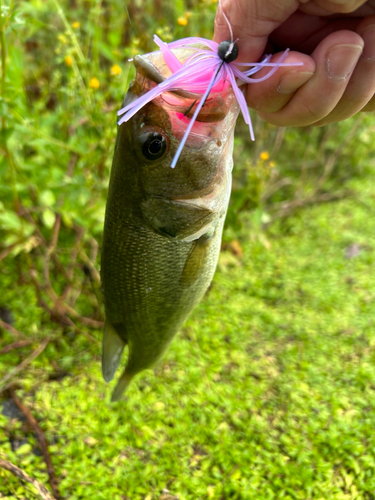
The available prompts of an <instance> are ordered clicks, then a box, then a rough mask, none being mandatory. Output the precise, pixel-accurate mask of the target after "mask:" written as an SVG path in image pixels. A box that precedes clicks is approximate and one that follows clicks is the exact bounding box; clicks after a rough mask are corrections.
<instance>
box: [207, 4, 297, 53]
mask: <svg viewBox="0 0 375 500" xmlns="http://www.w3.org/2000/svg"><path fill="white" fill-rule="evenodd" d="M299 5H300V2H299V1H298V0H282V1H280V0H276V1H275V0H221V1H220V3H219V6H218V9H217V12H216V18H215V31H214V40H215V42H218V43H220V42H222V41H224V40H230V29H229V26H228V23H227V21H226V19H225V16H226V17H227V19H228V21H229V23H230V25H231V27H232V30H233V38H234V40H236V39H237V38H238V39H239V40H238V43H237V45H238V49H239V57H238V61H243V62H245V61H246V62H248V61H258V60H259V58H260V56H261V55H262V54H263V52H264V49H265V47H266V45H267V41H268V37H269V35H270V34H271V33H272V32H273V31H274V30H275V29H276V28H277V27H279V26H280V24H282V23H283V22H284V21H286V20H287V19H288V17H289V16H291V15H292V14H293V12H295V11H296V10H297V9H298V7H299Z"/></svg>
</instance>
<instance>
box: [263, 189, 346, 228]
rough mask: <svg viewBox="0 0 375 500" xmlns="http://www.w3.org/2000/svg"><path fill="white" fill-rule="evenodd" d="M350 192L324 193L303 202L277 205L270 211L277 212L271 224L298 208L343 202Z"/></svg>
mask: <svg viewBox="0 0 375 500" xmlns="http://www.w3.org/2000/svg"><path fill="white" fill-rule="evenodd" d="M349 195H350V193H349V192H343V193H333V194H331V193H324V194H320V195H316V196H311V197H309V198H305V199H302V200H293V201H289V202H288V201H287V202H282V203H275V204H274V205H271V206H270V207H269V210H270V211H272V210H275V211H274V212H273V213H272V215H271V221H270V222H271V223H272V222H274V221H275V220H276V219H280V218H281V217H286V216H287V215H290V214H291V213H292V212H294V211H295V210H296V209H298V208H303V207H306V206H308V205H315V204H316V203H328V202H330V201H336V200H341V199H342V198H346V197H347V196H349Z"/></svg>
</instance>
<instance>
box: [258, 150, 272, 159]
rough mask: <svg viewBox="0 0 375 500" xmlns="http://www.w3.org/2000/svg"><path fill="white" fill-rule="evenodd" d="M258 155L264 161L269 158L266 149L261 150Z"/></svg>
mask: <svg viewBox="0 0 375 500" xmlns="http://www.w3.org/2000/svg"><path fill="white" fill-rule="evenodd" d="M259 156H260V159H261V160H263V161H266V160H268V159H269V157H270V154H269V152H268V151H262V152H261V153H260V155H259Z"/></svg>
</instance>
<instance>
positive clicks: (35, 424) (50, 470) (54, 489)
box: [10, 390, 61, 500]
mask: <svg viewBox="0 0 375 500" xmlns="http://www.w3.org/2000/svg"><path fill="white" fill-rule="evenodd" d="M10 395H11V397H12V399H13V401H14V403H15V404H16V405H17V407H18V408H19V410H20V411H21V412H22V413H23V414H24V415H25V417H26V419H27V421H28V423H29V424H30V426H31V428H32V429H33V431H34V432H35V434H36V436H37V438H38V441H39V444H40V447H41V449H42V453H43V457H44V461H45V462H46V465H47V472H48V476H49V482H50V485H51V489H52V492H53V494H54V496H55V498H56V500H60V498H61V495H60V492H59V487H58V483H57V478H56V474H55V468H54V467H53V464H52V460H51V456H50V454H49V451H48V443H47V439H46V437H45V435H44V432H43V431H42V429H41V428H40V427H39V424H38V422H37V420H36V419H35V418H34V416H33V414H32V413H31V411H30V409H29V408H28V407H27V406H26V405H24V404H23V402H22V401H21V400H20V398H19V397H18V396H17V395H16V393H15V392H14V390H10Z"/></svg>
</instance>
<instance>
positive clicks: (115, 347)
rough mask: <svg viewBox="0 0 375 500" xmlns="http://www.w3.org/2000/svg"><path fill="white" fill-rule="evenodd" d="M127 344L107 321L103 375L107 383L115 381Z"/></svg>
mask: <svg viewBox="0 0 375 500" xmlns="http://www.w3.org/2000/svg"><path fill="white" fill-rule="evenodd" d="M124 346H125V342H124V341H123V340H122V339H121V338H120V336H119V334H118V333H117V331H116V329H115V327H114V326H113V325H112V323H111V322H110V321H109V320H108V319H106V322H105V325H104V334H103V355H102V373H103V378H104V380H105V381H106V382H109V381H110V380H112V379H113V376H114V374H115V372H116V370H117V367H118V365H119V363H120V361H121V356H122V351H123V350H124Z"/></svg>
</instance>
